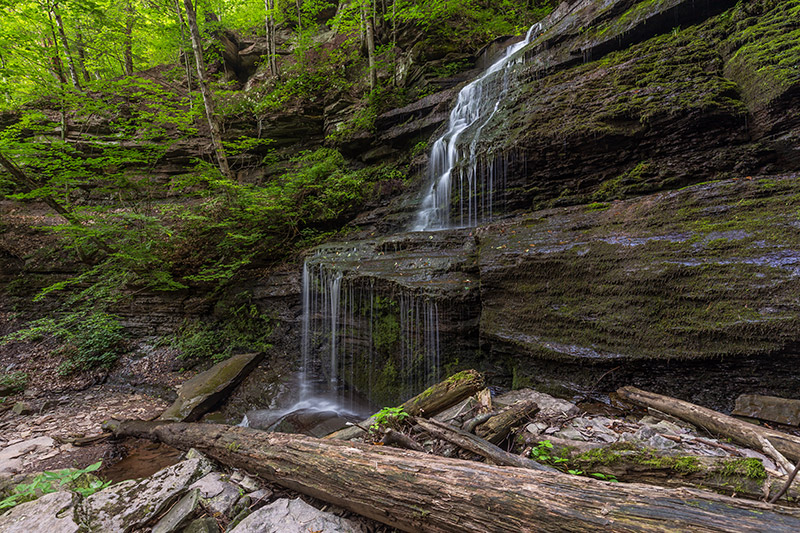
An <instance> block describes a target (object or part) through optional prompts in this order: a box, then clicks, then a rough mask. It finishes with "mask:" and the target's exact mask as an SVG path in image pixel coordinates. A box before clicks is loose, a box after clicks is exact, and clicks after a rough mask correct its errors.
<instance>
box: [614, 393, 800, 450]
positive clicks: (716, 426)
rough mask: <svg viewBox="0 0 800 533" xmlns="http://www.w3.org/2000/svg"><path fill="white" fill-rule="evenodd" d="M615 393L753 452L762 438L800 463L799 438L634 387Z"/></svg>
mask: <svg viewBox="0 0 800 533" xmlns="http://www.w3.org/2000/svg"><path fill="white" fill-rule="evenodd" d="M617 394H618V395H619V396H620V398H622V399H623V400H627V401H629V402H631V403H633V404H636V405H641V406H643V407H650V408H652V409H656V410H658V411H661V412H662V413H666V414H668V415H672V416H674V417H676V418H680V419H681V420H685V421H687V422H690V423H692V424H694V425H696V426H698V427H702V428H704V429H706V430H707V431H709V432H711V433H712V434H714V435H724V436H726V437H730V438H731V439H733V440H734V441H736V442H738V443H739V444H741V445H743V446H747V447H748V448H753V449H754V450H761V449H762V448H763V446H762V443H761V439H762V438H766V439H768V440H769V442H770V443H771V444H772V445H773V446H774V447H775V449H777V450H778V451H779V452H781V453H782V454H783V455H784V456H786V457H788V458H789V459H790V460H792V461H795V462H796V461H800V437H795V436H792V435H789V434H787V433H783V432H780V431H775V430H774V429H769V428H765V427H761V426H756V425H755V424H750V423H748V422H743V421H741V420H738V419H736V418H733V417H731V416H727V415H723V414H722V413H718V412H717V411H713V410H711V409H707V408H705V407H700V406H699V405H695V404H693V403H689V402H685V401H683V400H678V399H676V398H670V397H669V396H662V395H661V394H655V393H653V392H647V391H643V390H640V389H637V388H635V387H622V388H621V389H619V390H618V391H617Z"/></svg>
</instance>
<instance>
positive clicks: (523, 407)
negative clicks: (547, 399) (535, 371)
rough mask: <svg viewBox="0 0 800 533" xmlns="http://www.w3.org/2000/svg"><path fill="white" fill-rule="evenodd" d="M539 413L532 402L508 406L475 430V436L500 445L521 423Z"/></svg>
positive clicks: (526, 401) (536, 406) (524, 401)
mask: <svg viewBox="0 0 800 533" xmlns="http://www.w3.org/2000/svg"><path fill="white" fill-rule="evenodd" d="M538 411H539V406H538V405H536V402H535V401H533V400H522V401H520V402H517V403H515V404H513V405H509V406H508V407H506V408H505V409H503V410H502V411H500V412H499V413H497V414H496V415H495V416H493V417H491V418H490V419H489V420H487V421H486V422H484V423H483V424H481V425H479V426H478V427H476V428H475V434H476V435H478V436H479V437H482V438H484V439H486V440H488V441H489V442H491V443H492V444H500V443H501V442H503V440H505V438H506V437H508V434H509V433H511V430H512V429H513V428H514V427H515V426H517V425H518V424H519V423H520V422H521V421H523V420H527V418H528V417H529V416H533V415H534V414H536V413H537V412H538Z"/></svg>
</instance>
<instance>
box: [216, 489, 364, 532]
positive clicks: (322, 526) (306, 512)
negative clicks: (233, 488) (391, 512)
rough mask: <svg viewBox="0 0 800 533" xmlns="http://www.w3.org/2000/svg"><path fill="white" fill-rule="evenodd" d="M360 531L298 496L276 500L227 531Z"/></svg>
mask: <svg viewBox="0 0 800 533" xmlns="http://www.w3.org/2000/svg"><path fill="white" fill-rule="evenodd" d="M309 531H324V532H325V533H363V530H362V528H361V527H359V526H358V525H356V524H354V523H353V522H351V521H349V520H347V519H346V518H342V517H340V516H336V515H335V514H332V513H325V512H323V511H320V510H319V509H317V508H316V507H312V506H311V505H309V504H307V503H306V502H304V501H303V500H301V499H299V498H298V499H295V500H289V499H288V498H284V499H281V500H277V501H275V502H273V503H271V504H269V505H267V506H266V507H262V508H261V509H259V510H258V511H256V512H254V513H253V514H251V515H250V516H248V517H247V518H245V519H244V520H242V521H241V522H240V523H239V525H238V526H236V527H235V528H233V529H232V530H231V531H230V533H308V532H309Z"/></svg>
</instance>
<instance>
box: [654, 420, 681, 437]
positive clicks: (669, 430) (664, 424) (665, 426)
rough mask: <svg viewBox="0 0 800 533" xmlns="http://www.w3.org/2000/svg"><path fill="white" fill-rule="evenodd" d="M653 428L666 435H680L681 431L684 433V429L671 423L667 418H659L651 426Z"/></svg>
mask: <svg viewBox="0 0 800 533" xmlns="http://www.w3.org/2000/svg"><path fill="white" fill-rule="evenodd" d="M653 429H655V430H656V431H658V432H659V433H666V434H667V435H680V434H681V433H686V431H685V430H683V429H681V427H680V426H678V425H677V424H673V423H672V422H669V421H668V420H661V421H660V422H659V423H658V424H656V425H655V426H653Z"/></svg>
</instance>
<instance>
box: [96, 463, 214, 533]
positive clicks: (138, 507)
mask: <svg viewBox="0 0 800 533" xmlns="http://www.w3.org/2000/svg"><path fill="white" fill-rule="evenodd" d="M210 470H211V465H210V463H209V462H208V461H207V460H205V459H200V458H198V459H187V460H186V461H181V462H180V463H178V464H176V465H173V466H170V467H167V468H164V469H162V470H159V471H158V472H156V473H155V474H153V475H152V476H151V477H149V478H146V479H141V480H129V481H123V482H122V483H118V484H116V485H112V486H111V487H109V488H107V489H105V490H102V491H100V492H97V493H95V494H92V495H91V496H89V497H88V498H86V499H85V500H84V501H83V504H82V505H81V508H80V512H81V514H82V515H83V516H84V517H85V518H84V519H83V521H85V522H86V523H87V524H88V525H89V529H90V531H98V532H99V531H103V532H128V531H132V530H134V529H136V528H137V527H142V526H143V525H144V524H146V523H148V522H150V521H151V520H153V519H154V518H156V517H157V516H159V515H161V514H162V513H163V512H164V511H165V510H166V509H168V508H169V506H170V505H172V503H173V502H175V500H177V499H178V498H180V497H181V496H183V495H184V494H185V493H186V492H187V490H189V487H190V486H191V485H192V483H194V482H195V481H197V480H198V479H200V478H202V477H203V476H204V475H206V474H207V473H208V472H209V471H210Z"/></svg>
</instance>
